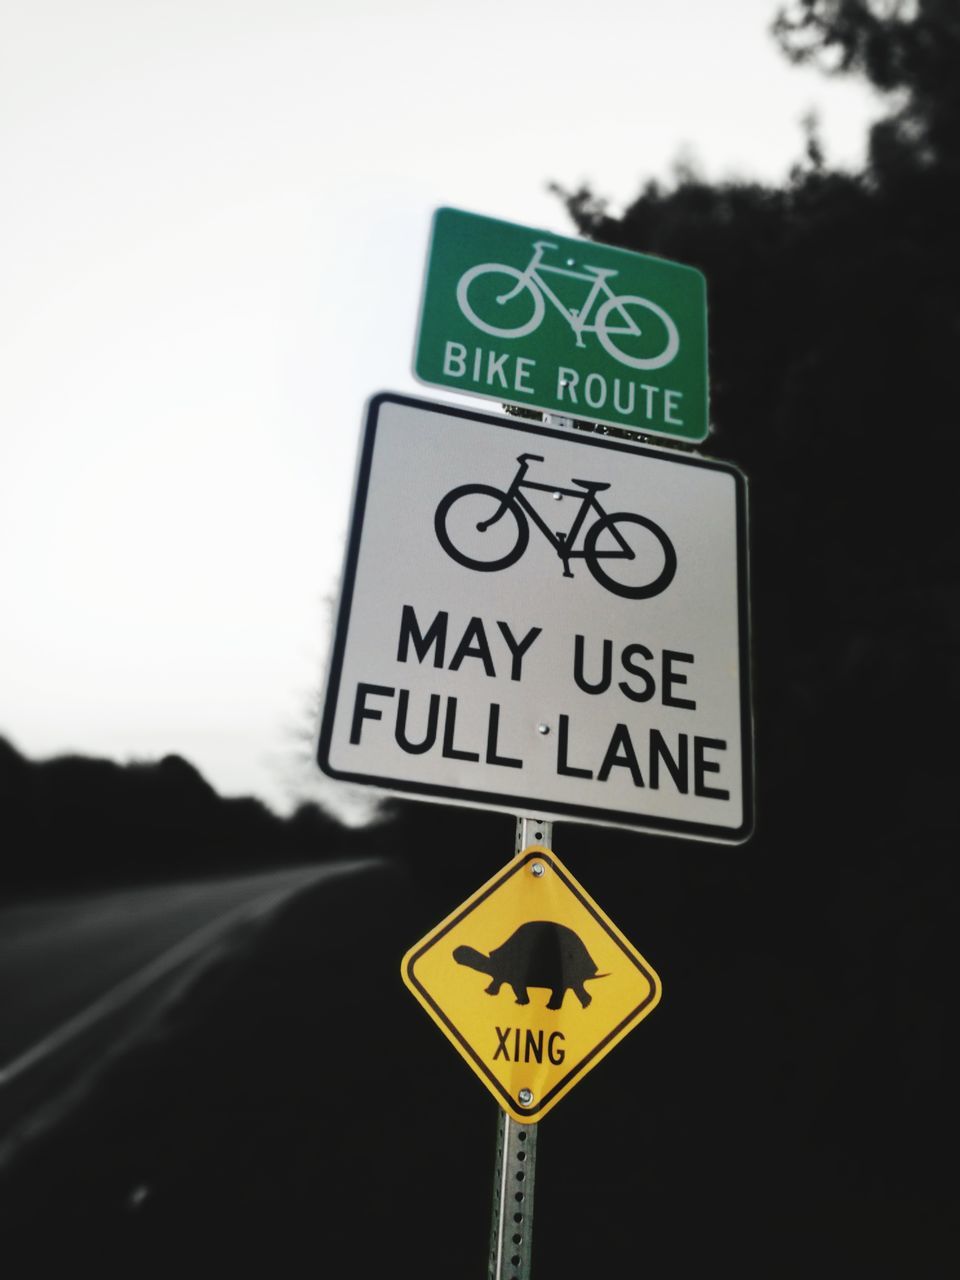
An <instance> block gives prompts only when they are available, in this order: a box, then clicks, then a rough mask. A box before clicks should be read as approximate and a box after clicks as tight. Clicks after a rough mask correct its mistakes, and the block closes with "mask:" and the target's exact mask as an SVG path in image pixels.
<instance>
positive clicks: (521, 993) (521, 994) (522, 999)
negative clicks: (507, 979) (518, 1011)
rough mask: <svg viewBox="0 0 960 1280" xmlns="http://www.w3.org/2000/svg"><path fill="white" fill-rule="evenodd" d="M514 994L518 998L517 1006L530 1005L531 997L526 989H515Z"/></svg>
mask: <svg viewBox="0 0 960 1280" xmlns="http://www.w3.org/2000/svg"><path fill="white" fill-rule="evenodd" d="M513 993H514V995H515V996H516V997H517V1004H529V1003H530V997H529V996H528V995H527V988H526V987H514V988H513Z"/></svg>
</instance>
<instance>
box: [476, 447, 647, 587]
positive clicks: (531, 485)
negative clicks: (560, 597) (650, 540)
mask: <svg viewBox="0 0 960 1280" xmlns="http://www.w3.org/2000/svg"><path fill="white" fill-rule="evenodd" d="M531 460H532V461H536V462H542V461H543V459H542V458H541V457H539V455H537V454H528V453H521V454H520V455H519V457H518V458H517V461H518V462H519V463H520V466H519V467H518V468H517V473H516V475H515V476H514V477H513V479H512V480H511V482H510V486H509V488H508V489H507V490H506V491H505V493H504V501H503V503H502V505H501V507H500V509H499V511H496V512H495V513H494V514H493V515H492V516H491V517H490V519H489V520H484V521H483V522H482V524H479V525H478V526H477V528H478V530H480V531H481V532H483V531H485V530H487V529H489V528H490V526H491V525H493V524H496V522H497V521H498V520H499V519H500V518H501V517H502V516H503V515H504V514H505V513H506V511H507V509H508V508H509V506H510V504H511V503H516V505H517V506H518V507H520V508H521V510H523V511H524V512H526V514H527V516H528V517H529V518H530V519H531V520H532V521H533V523H534V524H535V525H536V526H537V528H538V529H539V530H540V532H541V533H542V534H543V536H544V537H545V538H546V539H547V541H548V542H549V543H550V545H551V546H552V547H553V549H554V551H556V553H557V555H558V556H559V557H560V559H561V560H562V561H563V576H564V577H565V578H572V577H573V574H572V573H571V572H570V561H571V560H583V559H584V558H585V556H586V552H585V551H584V550H583V548H582V547H581V548H580V549H579V550H576V549H574V544H575V543H576V541H577V537H578V536H579V534H580V531H581V529H582V528H583V525H584V522H585V521H586V518H587V513H588V512H589V511H591V510H593V511H596V513H597V517H598V519H600V520H605V519H606V518H607V512H606V511H605V510H604V509H603V507H602V506H601V505H600V500H599V498H598V497H597V494H596V491H595V490H594V489H565V488H563V487H562V486H560V485H555V484H540V483H538V482H537V481H536V480H526V479H525V478H524V477H525V476H526V474H527V469H528V467H529V465H530V461H531ZM524 489H536V490H539V491H540V492H541V493H549V494H558V493H559V494H561V495H563V496H564V497H568V498H579V499H580V509H579V511H578V512H577V514H576V516H575V517H574V519H573V523H572V524H571V526H570V528H569V529H568V530H566V531H565V532H564V531H562V530H558V531H557V532H556V533H554V531H553V530H552V529H551V528H550V527H549V525H548V524H547V523H546V521H545V520H544V519H543V517H542V516H541V515H540V513H539V511H537V509H536V507H534V505H533V504H532V503H531V502H530V501H529V499H528V498H526V497H525V496H524V494H523V490H524ZM610 533H611V535H612V536H613V538H614V539H615V541H616V542H617V544H618V547H619V550H617V551H597V552H596V553H595V554H596V558H597V559H598V560H633V559H635V556H634V553H633V551H632V550H631V549H630V546H629V544H628V543H627V541H626V539H625V538H624V537H623V536H622V535H621V533H620V531H619V530H618V529H617V528H616V526H615V525H611V526H610Z"/></svg>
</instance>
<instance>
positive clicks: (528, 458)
mask: <svg viewBox="0 0 960 1280" xmlns="http://www.w3.org/2000/svg"><path fill="white" fill-rule="evenodd" d="M517 461H518V462H543V461H544V459H543V458H542V457H541V456H540V454H539V453H521V454H518V456H517Z"/></svg>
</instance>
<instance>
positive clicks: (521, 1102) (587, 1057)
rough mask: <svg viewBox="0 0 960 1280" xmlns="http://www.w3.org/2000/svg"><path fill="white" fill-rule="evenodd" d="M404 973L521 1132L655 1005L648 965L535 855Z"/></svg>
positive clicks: (462, 913)
mask: <svg viewBox="0 0 960 1280" xmlns="http://www.w3.org/2000/svg"><path fill="white" fill-rule="evenodd" d="M401 973H402V975H403V980H404V982H405V983H406V985H407V987H409V989H410V991H411V992H412V993H413V995H414V996H415V997H416V999H417V1000H419V1002H420V1003H421V1004H422V1005H423V1007H424V1008H425V1009H426V1011H427V1013H428V1014H429V1015H430V1017H431V1018H432V1019H433V1020H434V1022H435V1023H436V1024H437V1026H438V1027H439V1028H440V1030H441V1031H442V1032H443V1034H444V1035H445V1036H446V1037H447V1039H448V1040H449V1041H450V1043H451V1044H452V1045H453V1046H454V1048H455V1049H456V1050H457V1052H458V1053H459V1054H460V1055H461V1056H462V1057H463V1058H464V1060H465V1061H466V1062H467V1064H468V1065H469V1066H470V1067H471V1068H472V1069H473V1071H475V1072H476V1074H477V1075H478V1076H479V1078H480V1079H481V1080H482V1081H483V1083H484V1084H485V1085H486V1086H487V1088H488V1089H489V1090H490V1092H491V1093H492V1094H493V1096H494V1097H495V1098H496V1100H497V1102H498V1103H499V1104H500V1106H501V1107H502V1108H503V1109H504V1110H505V1111H507V1112H508V1113H509V1114H510V1115H511V1116H513V1118H514V1119H515V1120H519V1121H520V1123H521V1124H532V1123H534V1122H536V1121H537V1120H539V1119H541V1118H542V1117H543V1116H545V1115H546V1114H547V1112H548V1111H549V1110H550V1109H551V1107H553V1106H555V1105H556V1103H558V1102H559V1101H560V1099H561V1098H562V1097H563V1096H564V1095H565V1094H567V1093H569V1091H570V1090H571V1089H572V1088H573V1086H574V1085H575V1084H577V1083H578V1082H579V1081H580V1080H582V1079H583V1077H584V1076H585V1075H586V1073H587V1072H588V1071H590V1070H592V1069H593V1067H595V1066H596V1065H597V1063H598V1062H599V1061H600V1059H601V1058H603V1057H604V1056H605V1055H606V1054H608V1053H609V1052H610V1050H611V1049H612V1048H613V1047H614V1045H616V1044H619V1042H620V1041H621V1040H622V1039H623V1037H624V1036H625V1035H626V1034H627V1033H628V1032H629V1031H632V1030H633V1028H634V1027H635V1026H637V1024H638V1023H639V1022H641V1021H642V1019H644V1018H645V1017H646V1016H647V1014H648V1013H650V1012H651V1011H652V1010H653V1009H654V1008H656V1005H657V1003H658V1002H659V1000H660V980H659V978H658V977H657V975H656V974H655V973H654V971H653V969H652V968H651V967H650V964H649V963H648V962H647V961H646V960H645V959H644V958H643V956H642V955H640V953H639V952H638V951H637V950H636V949H635V948H634V946H633V945H632V944H631V943H630V942H628V940H627V939H626V938H625V937H624V936H623V934H622V933H621V932H620V930H619V929H618V928H617V927H616V925H615V924H614V923H613V922H612V921H611V920H610V919H609V917H608V916H607V915H606V914H605V913H604V912H603V911H602V910H601V909H600V907H599V906H598V905H597V904H596V903H595V902H594V901H593V899H592V898H591V897H590V895H589V894H588V893H587V891H586V890H585V889H584V888H583V886H582V885H580V884H578V883H577V881H576V880H575V879H574V877H573V876H572V875H571V874H570V872H569V871H568V870H567V869H566V867H564V866H563V864H562V863H561V862H560V859H559V858H558V857H557V856H556V854H555V853H552V852H551V851H550V850H548V849H544V848H541V847H539V846H537V845H531V846H529V847H528V848H527V849H525V850H524V851H523V853H521V854H520V855H519V856H518V857H517V858H515V859H514V860H513V861H512V862H511V863H510V864H509V865H508V866H507V867H506V868H505V869H504V870H502V871H501V872H499V873H498V874H497V875H495V876H494V877H493V878H492V879H490V880H488V881H487V883H486V884H485V885H483V886H482V888H480V889H478V890H477V892H476V893H475V894H473V896H472V897H470V898H468V899H467V901H466V902H465V903H463V905H462V906H460V907H458V908H457V909H456V911H454V912H452V913H451V914H450V915H449V916H447V918H446V919H445V920H443V921H442V922H441V923H440V924H438V925H437V927H436V928H435V929H432V930H431V931H430V933H428V934H427V936H426V937H425V938H423V939H422V940H421V941H420V942H418V943H417V944H416V946H414V947H413V948H412V949H411V950H410V951H408V952H407V954H406V955H405V956H404V958H403V962H402V966H401Z"/></svg>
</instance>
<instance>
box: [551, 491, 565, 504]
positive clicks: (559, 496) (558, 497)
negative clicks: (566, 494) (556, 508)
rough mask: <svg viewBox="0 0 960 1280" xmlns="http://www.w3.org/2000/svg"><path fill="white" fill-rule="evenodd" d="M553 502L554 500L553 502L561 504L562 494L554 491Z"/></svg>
mask: <svg viewBox="0 0 960 1280" xmlns="http://www.w3.org/2000/svg"><path fill="white" fill-rule="evenodd" d="M553 500H554V502H562V501H563V494H562V493H560V492H559V491H558V490H554V493H553Z"/></svg>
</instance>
